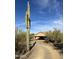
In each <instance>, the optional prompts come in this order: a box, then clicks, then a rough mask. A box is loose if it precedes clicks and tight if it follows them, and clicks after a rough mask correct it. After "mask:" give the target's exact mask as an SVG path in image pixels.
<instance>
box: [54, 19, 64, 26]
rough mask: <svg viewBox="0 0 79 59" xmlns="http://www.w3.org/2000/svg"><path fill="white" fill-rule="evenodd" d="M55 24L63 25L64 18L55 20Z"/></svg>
mask: <svg viewBox="0 0 79 59" xmlns="http://www.w3.org/2000/svg"><path fill="white" fill-rule="evenodd" d="M53 23H54V24H59V25H63V21H62V20H56V21H54V22H53Z"/></svg>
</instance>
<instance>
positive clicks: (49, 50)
mask: <svg viewBox="0 0 79 59" xmlns="http://www.w3.org/2000/svg"><path fill="white" fill-rule="evenodd" d="M26 59H62V57H61V55H60V54H59V52H58V51H57V50H55V49H54V48H53V47H52V46H51V45H50V44H49V43H45V42H44V40H37V41H36V44H35V46H34V47H33V49H32V52H31V54H30V56H29V57H28V58H26Z"/></svg>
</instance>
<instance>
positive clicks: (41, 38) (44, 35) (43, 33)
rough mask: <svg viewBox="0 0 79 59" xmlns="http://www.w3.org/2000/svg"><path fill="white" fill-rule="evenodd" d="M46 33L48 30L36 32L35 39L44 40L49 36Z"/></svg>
mask: <svg viewBox="0 0 79 59" xmlns="http://www.w3.org/2000/svg"><path fill="white" fill-rule="evenodd" d="M46 34H47V32H39V33H37V34H35V36H34V39H36V40H44V39H45V38H46V37H47V36H46Z"/></svg>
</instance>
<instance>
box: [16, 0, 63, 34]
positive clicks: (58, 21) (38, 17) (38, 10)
mask: <svg viewBox="0 0 79 59" xmlns="http://www.w3.org/2000/svg"><path fill="white" fill-rule="evenodd" d="M26 9H27V0H15V19H16V20H15V23H16V27H17V28H21V29H22V30H23V31H26V25H25V16H26ZM30 9H31V11H30V12H31V16H30V19H31V30H30V31H31V32H32V33H37V32H43V31H49V30H52V31H53V28H57V29H60V30H61V31H63V0H30Z"/></svg>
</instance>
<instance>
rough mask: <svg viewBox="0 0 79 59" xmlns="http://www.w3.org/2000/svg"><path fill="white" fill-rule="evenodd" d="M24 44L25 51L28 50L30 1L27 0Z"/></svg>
mask: <svg viewBox="0 0 79 59" xmlns="http://www.w3.org/2000/svg"><path fill="white" fill-rule="evenodd" d="M25 21H26V29H27V31H26V45H27V51H29V50H30V37H29V36H30V3H29V0H28V1H27V11H26V19H25Z"/></svg>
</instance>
